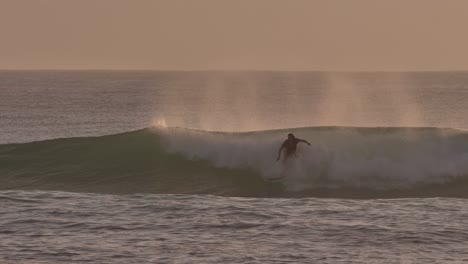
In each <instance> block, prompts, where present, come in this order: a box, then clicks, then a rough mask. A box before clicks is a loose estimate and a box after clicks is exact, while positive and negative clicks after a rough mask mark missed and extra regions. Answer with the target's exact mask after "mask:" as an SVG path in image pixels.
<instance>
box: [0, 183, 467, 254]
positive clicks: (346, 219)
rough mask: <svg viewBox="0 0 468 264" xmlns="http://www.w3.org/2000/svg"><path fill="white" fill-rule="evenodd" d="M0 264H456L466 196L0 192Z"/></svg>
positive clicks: (462, 248) (463, 238)
mask: <svg viewBox="0 0 468 264" xmlns="http://www.w3.org/2000/svg"><path fill="white" fill-rule="evenodd" d="M0 199H1V201H2V207H1V208H0V223H1V228H0V245H1V248H2V251H1V253H0V260H1V261H2V263H21V262H22V263H89V262H92V263H291V262H292V263H317V262H318V263H344V262H346V263H362V262H369V263H462V262H466V261H468V251H467V248H468V231H467V230H468V221H466V219H467V217H468V213H467V212H468V203H467V202H466V200H464V199H447V198H444V199H440V198H431V199H395V200H392V199H389V200H342V199H315V198H305V199H259V198H230V197H218V196H190V195H150V194H146V195H145V194H135V195H123V196H118V195H117V196H115V195H100V194H84V193H64V192H44V191H31V192H24V191H2V192H0Z"/></svg>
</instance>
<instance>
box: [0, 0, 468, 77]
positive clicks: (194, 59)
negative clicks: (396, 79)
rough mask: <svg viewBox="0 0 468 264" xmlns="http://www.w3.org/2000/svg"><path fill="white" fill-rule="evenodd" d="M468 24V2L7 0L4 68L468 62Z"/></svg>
mask: <svg viewBox="0 0 468 264" xmlns="http://www.w3.org/2000/svg"><path fill="white" fill-rule="evenodd" d="M467 32H468V1H467V0H320V1H319V0H185V1H178V0H167V1H159V0H0V68H1V69H163V70H164V69H173V70H204V69H213V70H216V69H219V70H236V69H237V70H243V69H244V70H251V69H253V70H338V71H340V70H468V34H467Z"/></svg>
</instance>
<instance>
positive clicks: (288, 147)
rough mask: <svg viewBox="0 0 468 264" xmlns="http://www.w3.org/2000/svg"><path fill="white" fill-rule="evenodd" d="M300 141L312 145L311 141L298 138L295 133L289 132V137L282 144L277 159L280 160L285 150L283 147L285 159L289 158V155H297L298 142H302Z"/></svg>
mask: <svg viewBox="0 0 468 264" xmlns="http://www.w3.org/2000/svg"><path fill="white" fill-rule="evenodd" d="M300 142H304V143H306V144H307V145H309V146H310V143H309V141H307V140H304V139H300V138H297V137H295V136H294V135H293V134H291V133H289V134H288V139H286V140H285V141H284V142H283V144H282V145H281V147H280V149H279V151H278V158H277V159H276V161H278V160H280V158H281V152H282V151H283V149H284V158H283V161H285V160H287V159H288V158H289V157H291V155H294V156H296V147H297V144H298V143H300Z"/></svg>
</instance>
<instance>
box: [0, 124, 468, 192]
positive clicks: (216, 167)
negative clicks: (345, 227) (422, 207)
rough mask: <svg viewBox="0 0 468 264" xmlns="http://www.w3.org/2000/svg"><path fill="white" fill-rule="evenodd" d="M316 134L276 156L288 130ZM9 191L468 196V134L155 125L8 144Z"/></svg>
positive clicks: (4, 172)
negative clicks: (288, 154) (293, 151)
mask: <svg viewBox="0 0 468 264" xmlns="http://www.w3.org/2000/svg"><path fill="white" fill-rule="evenodd" d="M290 132H292V133H294V134H295V135H296V136H297V137H300V138H304V139H307V140H309V141H310V142H311V143H312V146H310V147H309V146H306V145H299V147H298V151H297V152H298V153H297V157H296V158H295V159H290V160H288V161H286V162H284V163H282V162H276V161H275V158H276V155H277V151H278V147H279V146H280V144H281V143H282V141H283V140H284V139H285V137H286V134H287V133H290ZM0 188H1V189H52V190H64V191H76V192H99V193H136V192H151V193H173V194H174V193H175V194H177V193H185V194H187V193H191V194H214V195H226V196H257V197H272V196H278V197H304V196H314V197H342V198H396V197H434V196H449V197H468V132H465V131H461V130H455V129H442V128H353V127H309V128H294V129H287V130H286V129H284V130H268V131H257V132H243V133H224V132H223V133H221V132H208V131H198V130H189V129H182V128H147V129H142V130H138V131H134V132H128V133H123V134H116V135H110V136H103V137H86V138H65V139H54V140H47V141H39V142H32V143H24V144H5V145H0Z"/></svg>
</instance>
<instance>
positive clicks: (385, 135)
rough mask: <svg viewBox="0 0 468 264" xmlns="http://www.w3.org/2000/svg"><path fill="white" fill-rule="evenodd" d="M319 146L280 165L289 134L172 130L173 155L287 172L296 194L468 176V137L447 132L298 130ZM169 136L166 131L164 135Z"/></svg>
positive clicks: (269, 173)
mask: <svg viewBox="0 0 468 264" xmlns="http://www.w3.org/2000/svg"><path fill="white" fill-rule="evenodd" d="M290 131H294V133H295V134H296V135H297V136H298V137H301V138H306V139H308V140H310V141H311V142H313V145H312V147H307V146H305V145H300V146H299V149H298V152H299V154H298V155H299V157H298V158H297V159H295V160H291V161H289V162H287V163H286V164H284V165H282V164H280V163H277V162H275V155H276V153H277V151H278V147H279V145H280V144H281V142H282V140H284V137H285V134H286V131H279V130H276V131H275V130H273V131H267V132H255V133H236V134H230V133H207V132H203V131H192V130H180V129H177V130H168V131H166V132H165V134H166V135H165V136H166V138H167V140H168V146H169V149H170V150H171V151H174V152H178V153H182V154H183V155H185V156H186V157H187V158H190V159H204V160H209V161H210V162H212V163H213V165H214V166H217V167H227V168H242V167H249V168H252V169H254V170H255V171H257V172H259V173H260V174H261V175H262V176H263V177H264V178H271V177H277V176H278V175H280V174H281V172H282V171H283V170H285V168H286V174H287V177H285V179H284V181H283V183H284V184H285V185H287V186H288V188H290V189H291V190H293V191H298V190H300V189H307V188H311V187H313V186H317V184H320V183H327V184H328V185H329V186H330V185H337V186H353V187H372V188H409V187H411V186H413V185H415V184H421V183H424V184H429V183H443V182H446V181H449V180H451V179H452V178H457V177H464V176H467V175H468V140H467V135H466V134H464V133H462V132H459V131H455V130H444V129H424V128H421V129H407V128H381V129H379V128H373V129H365V128H361V129H358V128H328V129H326V128H322V129H320V128H304V129H292V130H290ZM163 133H164V132H163Z"/></svg>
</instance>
